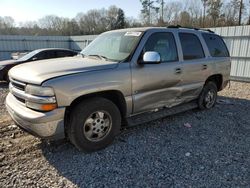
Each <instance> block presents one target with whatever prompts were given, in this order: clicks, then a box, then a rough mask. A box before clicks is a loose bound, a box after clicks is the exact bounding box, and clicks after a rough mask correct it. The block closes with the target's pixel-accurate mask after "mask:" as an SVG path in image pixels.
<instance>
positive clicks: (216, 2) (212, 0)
mask: <svg viewBox="0 0 250 188" xmlns="http://www.w3.org/2000/svg"><path fill="white" fill-rule="evenodd" d="M222 5H223V3H222V2H221V0H208V7H209V9H208V15H209V16H210V17H211V19H212V21H213V25H212V26H217V20H218V19H219V17H220V15H221V7H222Z"/></svg>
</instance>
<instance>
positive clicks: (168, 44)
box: [143, 33, 178, 63]
mask: <svg viewBox="0 0 250 188" xmlns="http://www.w3.org/2000/svg"><path fill="white" fill-rule="evenodd" d="M148 51H155V52H158V53H159V54H160V56H161V62H162V63H164V62H173V61H178V55H177V48H176V43H175V39H174V36H173V34H172V33H154V34H152V35H151V36H150V37H149V38H148V40H147V42H146V44H145V46H144V48H143V54H144V53H145V52H148Z"/></svg>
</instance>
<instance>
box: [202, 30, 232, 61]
mask: <svg viewBox="0 0 250 188" xmlns="http://www.w3.org/2000/svg"><path fill="white" fill-rule="evenodd" d="M202 36H203V38H204V40H205V41H206V44H207V47H208V50H209V52H210V55H211V56H212V57H228V56H229V53H228V50H227V47H226V45H225V43H224V41H223V40H222V38H221V37H219V36H217V35H213V34H207V33H203V34H202Z"/></svg>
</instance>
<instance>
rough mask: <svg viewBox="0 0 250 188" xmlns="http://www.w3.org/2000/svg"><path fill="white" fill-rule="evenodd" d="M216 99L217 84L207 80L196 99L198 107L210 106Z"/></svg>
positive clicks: (207, 107)
mask: <svg viewBox="0 0 250 188" xmlns="http://www.w3.org/2000/svg"><path fill="white" fill-rule="evenodd" d="M216 99H217V86H216V84H215V83H214V82H212V81H209V82H207V83H206V84H205V86H204V87H203V89H202V92H201V94H200V96H199V99H198V105H199V108H200V109H202V110H203V109H210V108H212V107H213V106H214V105H215V103H216Z"/></svg>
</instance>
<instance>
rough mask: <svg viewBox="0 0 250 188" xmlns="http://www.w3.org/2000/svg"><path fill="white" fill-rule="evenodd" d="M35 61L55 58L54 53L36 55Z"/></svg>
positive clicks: (45, 52)
mask: <svg viewBox="0 0 250 188" xmlns="http://www.w3.org/2000/svg"><path fill="white" fill-rule="evenodd" d="M36 58H37V60H42V59H50V58H55V52H54V51H43V52H40V53H38V54H37V55H36Z"/></svg>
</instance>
